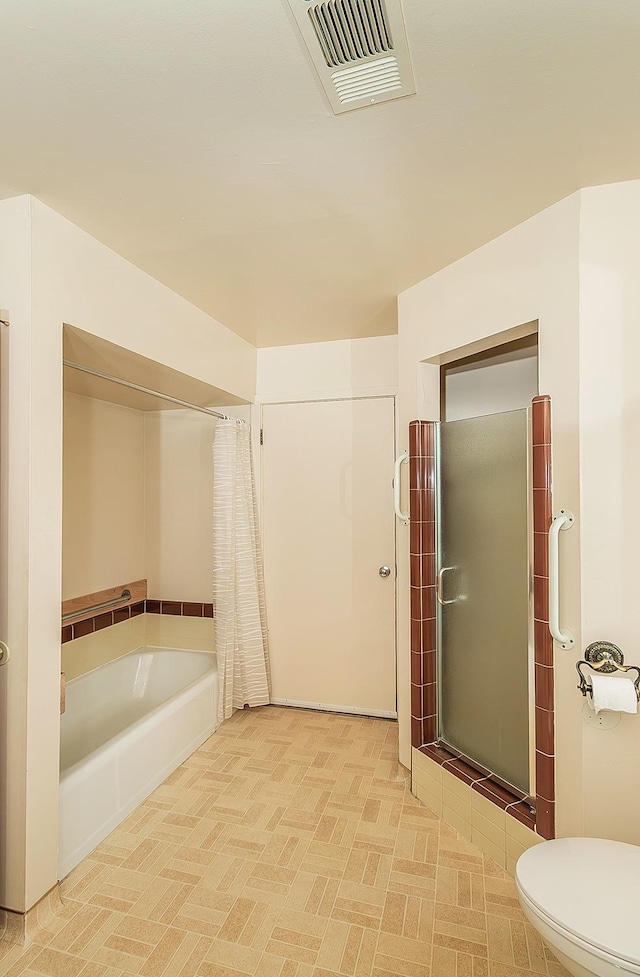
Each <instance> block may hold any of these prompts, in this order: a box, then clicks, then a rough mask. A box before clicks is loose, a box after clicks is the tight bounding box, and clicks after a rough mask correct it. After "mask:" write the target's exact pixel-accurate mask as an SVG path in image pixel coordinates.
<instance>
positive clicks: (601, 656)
mask: <svg viewBox="0 0 640 977" xmlns="http://www.w3.org/2000/svg"><path fill="white" fill-rule="evenodd" d="M584 666H588V667H589V668H592V669H593V670H594V672H633V671H635V672H637V673H638V677H637V678H636V679H635V681H634V683H633V687H634V689H635V690H636V698H637V699H638V701H639V702H640V666H638V665H625V663H624V655H623V654H622V651H621V650H620V648H618V646H617V645H614V644H613V642H611V641H594V642H593V644H590V645H589V647H588V648H587V649H586V650H585V653H584V658H583V659H582V660H581V661H579V662H576V670H577V672H578V675H579V676H580V684H579V686H578V688H579V689H580V691H581V692H582V694H583V695H584V696H586V695H592V691H591V683H590V682H587V679H586V676H585V675H584V673H583V672H582V668H583V667H584Z"/></svg>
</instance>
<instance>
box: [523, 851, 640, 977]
mask: <svg viewBox="0 0 640 977" xmlns="http://www.w3.org/2000/svg"><path fill="white" fill-rule="evenodd" d="M516 882H517V884H518V887H519V888H520V889H521V891H522V892H523V894H524V895H525V896H527V898H528V899H529V901H530V902H531V903H532V904H533V905H534V906H536V907H537V908H538V909H539V910H540V912H541V913H542V914H543V915H545V916H546V917H547V918H548V919H549V921H550V922H555V923H557V924H558V925H559V926H560V927H562V928H563V929H564V930H567V931H568V932H569V933H573V934H574V935H575V936H578V937H579V938H580V939H581V940H584V941H585V942H586V943H590V944H591V945H592V946H594V947H599V948H600V949H601V950H605V951H606V952H607V953H610V954H613V955H614V956H617V957H620V958H622V959H624V960H628V961H630V962H632V963H636V964H640V927H639V925H638V923H639V921H640V848H639V847H637V846H636V845H624V844H622V843H621V842H619V841H605V840H604V839H602V838H560V839H558V840H557V841H546V842H545V843H544V844H541V845H535V846H534V847H533V848H529V849H528V851H526V852H524V854H523V855H521V856H520V858H519V859H518V863H517V865H516Z"/></svg>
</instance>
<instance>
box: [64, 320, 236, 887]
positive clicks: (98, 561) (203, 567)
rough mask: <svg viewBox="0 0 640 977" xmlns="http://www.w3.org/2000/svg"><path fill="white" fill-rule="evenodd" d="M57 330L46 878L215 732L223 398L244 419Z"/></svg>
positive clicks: (184, 381) (163, 368) (157, 370)
mask: <svg viewBox="0 0 640 977" xmlns="http://www.w3.org/2000/svg"><path fill="white" fill-rule="evenodd" d="M63 339H64V342H63V357H64V427H63V430H64V459H63V462H64V463H63V550H62V557H63V559H62V564H63V566H62V598H63V600H62V614H63V619H62V631H61V648H62V650H61V671H62V672H64V673H65V674H66V702H65V703H64V711H63V712H62V715H61V719H60V785H59V859H58V877H59V878H64V876H66V875H67V874H68V873H69V872H70V871H71V869H72V868H74V866H76V865H77V864H78V863H79V862H80V861H81V860H82V859H83V858H84V857H85V856H86V855H88V854H89V853H90V852H91V851H92V850H93V849H94V848H95V847H96V846H97V845H98V844H99V843H100V842H101V841H102V840H104V839H105V838H106V837H107V835H108V834H109V833H110V832H111V831H113V830H114V829H115V828H116V827H117V826H118V825H119V824H120V823H121V822H122V821H123V819H124V818H126V817H127V816H128V815H129V814H130V813H131V812H132V811H133V810H134V809H135V808H136V807H137V806H138V804H140V803H141V802H142V801H143V800H144V798H145V797H147V796H148V795H149V794H150V793H151V792H152V791H153V790H154V789H155V788H156V787H158V786H159V785H160V784H161V783H162V782H163V781H164V780H165V779H166V778H167V777H168V776H169V775H170V774H171V773H172V772H173V771H174V770H175V769H176V768H177V767H178V766H179V765H180V764H181V763H182V762H183V761H184V760H185V759H187V758H188V757H189V755H190V754H191V753H192V752H193V751H194V750H195V749H197V748H198V747H199V746H200V745H201V744H202V743H203V742H204V741H205V740H206V739H207V738H208V737H209V736H211V735H212V733H214V731H215V726H216V707H217V698H218V676H217V666H216V656H215V631H214V623H215V622H214V620H213V617H214V610H213V603H212V588H213V550H212V543H211V540H212V535H213V512H212V494H213V465H212V443H213V439H214V435H215V429H216V422H217V419H218V418H219V417H220V416H224V415H223V413H222V412H221V411H220V408H221V407H222V408H223V409H224V413H225V414H226V413H227V412H228V411H229V410H232V411H237V412H239V413H240V415H241V416H243V417H244V418H246V419H248V417H249V410H248V408H246V407H244V408H243V407H242V406H241V401H239V400H238V398H236V397H233V396H232V395H230V394H228V393H227V392H225V391H224V390H221V389H218V388H214V387H212V386H210V385H209V384H207V383H205V382H204V381H203V380H201V379H198V378H197V377H193V376H187V375H185V374H183V373H180V372H179V371H177V370H175V369H174V368H172V367H171V366H169V365H168V364H165V363H160V362H155V361H152V360H149V359H147V358H145V357H143V356H140V355H138V354H137V353H135V352H133V351H131V350H127V349H124V348H123V347H120V346H116V345H114V344H112V343H109V342H106V341H105V340H103V339H101V338H99V337H96V336H93V335H91V334H90V333H87V332H85V331H83V330H80V329H77V328H75V327H72V326H69V325H67V326H65V327H64V336H63ZM125 593H127V594H128V595H129V596H128V598H124V594H125ZM121 598H122V599H121Z"/></svg>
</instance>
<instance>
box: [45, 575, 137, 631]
mask: <svg viewBox="0 0 640 977" xmlns="http://www.w3.org/2000/svg"><path fill="white" fill-rule="evenodd" d="M125 591H127V592H128V596H123V594H124V592H125ZM146 596H147V581H146V580H134V581H133V583H125V584H120V585H119V586H118V587H109V588H108V589H107V590H97V591H95V593H93V594H84V595H83V596H82V597H72V598H71V599H70V600H63V602H62V623H63V625H67V624H78V622H80V621H86V620H87V619H88V618H90V617H95V615H96V614H100V612H101V611H102V610H104V611H108V610H116V611H117V610H118V608H120V607H128V606H129V605H130V604H139V603H140V601H141V600H145V599H146Z"/></svg>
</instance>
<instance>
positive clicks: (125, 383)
mask: <svg viewBox="0 0 640 977" xmlns="http://www.w3.org/2000/svg"><path fill="white" fill-rule="evenodd" d="M62 365H63V366H68V367H69V368H70V369H71V370H80V372H81V373H88V374H89V375H90V376H92V377H99V378H100V379H101V380H110V381H111V383H119V384H120V386H121V387H128V388H129V390H137V391H138V393H141V394H149V396H151V397H158V398H159V399H160V400H167V401H169V403H171V404H177V405H178V406H179V407H187V408H189V410H198V411H200V413H201V414H209V415H210V416H211V417H219V418H221V419H222V420H223V421H236V422H237V423H238V424H244V420H243V419H242V418H241V417H230V416H229V415H228V414H222V413H221V412H220V411H217V410H210V409H209V408H208V407H199V406H198V405H197V404H189V403H187V401H186V400H178V398H177V397H170V396H169V394H163V393H160V391H159V390H151V389H150V388H149V387H141V386H140V384H139V383H131V381H130V380H121V379H120V377H112V376H111V375H110V374H109V373H102V372H101V371H100V370H94V369H93V368H92V367H90V366H81V364H80V363H72V362H71V361H70V360H63V361H62Z"/></svg>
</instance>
